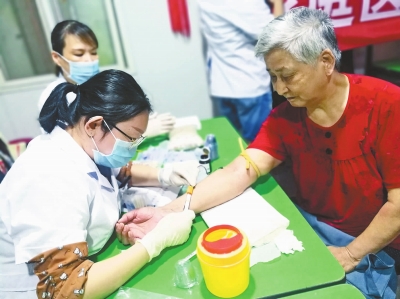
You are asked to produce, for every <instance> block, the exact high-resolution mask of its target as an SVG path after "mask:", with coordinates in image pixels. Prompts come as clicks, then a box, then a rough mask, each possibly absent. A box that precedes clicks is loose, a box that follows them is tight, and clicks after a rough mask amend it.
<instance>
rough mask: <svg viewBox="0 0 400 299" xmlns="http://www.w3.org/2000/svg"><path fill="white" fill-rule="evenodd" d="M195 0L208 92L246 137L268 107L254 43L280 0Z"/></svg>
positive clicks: (266, 85) (278, 12)
mask: <svg viewBox="0 0 400 299" xmlns="http://www.w3.org/2000/svg"><path fill="white" fill-rule="evenodd" d="M269 3H270V4H272V5H273V13H272V12H271V10H270V7H269V5H268V4H267V3H266V2H265V1H264V0H248V1H240V0H236V1H227V0H220V1H213V0H198V5H199V9H200V23H201V29H202V32H203V35H204V37H205V39H206V41H207V68H208V75H209V86H210V94H211V96H212V99H213V101H214V104H215V106H216V108H217V110H218V113H219V114H220V115H222V116H225V117H227V118H228V120H229V121H230V122H231V123H232V125H233V126H234V127H235V128H236V129H237V130H238V131H239V132H240V133H241V135H242V136H243V138H244V139H246V140H247V141H252V140H253V139H254V138H255V136H256V134H257V133H258V131H259V129H260V127H261V124H262V123H263V122H264V120H265V118H266V117H267V116H268V114H269V112H270V110H271V109H272V92H271V88H270V82H271V79H270V77H269V75H268V73H267V71H266V70H265V63H264V62H263V61H262V60H261V59H259V58H256V57H255V54H254V46H255V44H256V42H257V39H258V35H259V34H260V33H261V31H262V28H264V27H265V25H266V24H268V23H269V22H270V21H271V20H272V19H274V18H275V17H277V16H279V15H281V14H282V13H283V0H269Z"/></svg>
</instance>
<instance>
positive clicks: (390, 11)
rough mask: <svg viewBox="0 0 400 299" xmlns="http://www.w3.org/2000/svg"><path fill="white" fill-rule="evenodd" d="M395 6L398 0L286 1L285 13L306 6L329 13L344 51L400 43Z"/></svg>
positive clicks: (399, 9) (399, 14)
mask: <svg viewBox="0 0 400 299" xmlns="http://www.w3.org/2000/svg"><path fill="white" fill-rule="evenodd" d="M395 2H396V1H395V0H362V1H361V0H286V1H285V9H286V10H288V9H290V8H292V7H296V6H307V7H310V8H314V9H322V10H324V11H325V12H327V13H328V14H329V15H330V16H331V18H332V20H333V23H334V26H335V32H336V36H337V39H338V44H339V48H340V50H342V51H344V50H348V49H352V48H357V47H362V46H366V45H370V44H376V43H382V42H387V41H392V40H397V39H400V26H399V25H400V7H396V3H395ZM397 3H398V2H397ZM397 6H398V4H397Z"/></svg>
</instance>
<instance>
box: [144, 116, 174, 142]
mask: <svg viewBox="0 0 400 299" xmlns="http://www.w3.org/2000/svg"><path fill="white" fill-rule="evenodd" d="M174 125H175V116H173V115H171V114H170V113H162V114H158V113H153V114H151V115H150V117H149V123H148V125H147V130H146V132H145V133H144V134H143V135H145V136H147V137H154V136H157V135H160V134H164V133H169V132H170V131H171V130H172V129H173V128H174Z"/></svg>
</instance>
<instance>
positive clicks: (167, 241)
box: [137, 210, 195, 262]
mask: <svg viewBox="0 0 400 299" xmlns="http://www.w3.org/2000/svg"><path fill="white" fill-rule="evenodd" d="M194 217H195V214H194V212H193V211H192V210H187V211H183V212H179V213H170V214H168V215H166V216H165V217H164V218H162V219H161V220H160V221H159V222H158V223H157V225H156V227H155V228H154V229H153V230H152V231H150V232H149V233H148V234H147V235H145V236H144V238H143V239H139V240H137V242H139V243H141V244H142V245H143V246H144V247H145V248H146V250H147V252H148V253H149V256H150V259H149V262H150V261H151V260H152V259H153V258H155V257H156V256H158V255H159V254H160V252H161V251H162V250H163V249H164V248H166V247H169V246H175V245H179V244H182V243H183V242H185V241H186V240H187V239H188V238H189V233H190V230H191V228H192V220H193V219H194Z"/></svg>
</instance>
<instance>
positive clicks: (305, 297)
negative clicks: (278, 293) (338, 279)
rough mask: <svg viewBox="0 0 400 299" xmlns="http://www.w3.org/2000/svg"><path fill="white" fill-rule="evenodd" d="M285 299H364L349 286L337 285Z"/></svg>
mask: <svg viewBox="0 0 400 299" xmlns="http://www.w3.org/2000/svg"><path fill="white" fill-rule="evenodd" d="M280 298H282V299H283V298H285V299H321V298H323V299H338V298H340V299H365V297H364V295H363V294H362V293H361V292H360V291H359V290H358V289H357V288H355V287H353V286H352V285H349V284H339V285H335V286H330V287H327V288H322V289H317V290H313V291H310V292H305V293H300V294H296V295H292V296H288V297H280Z"/></svg>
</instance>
